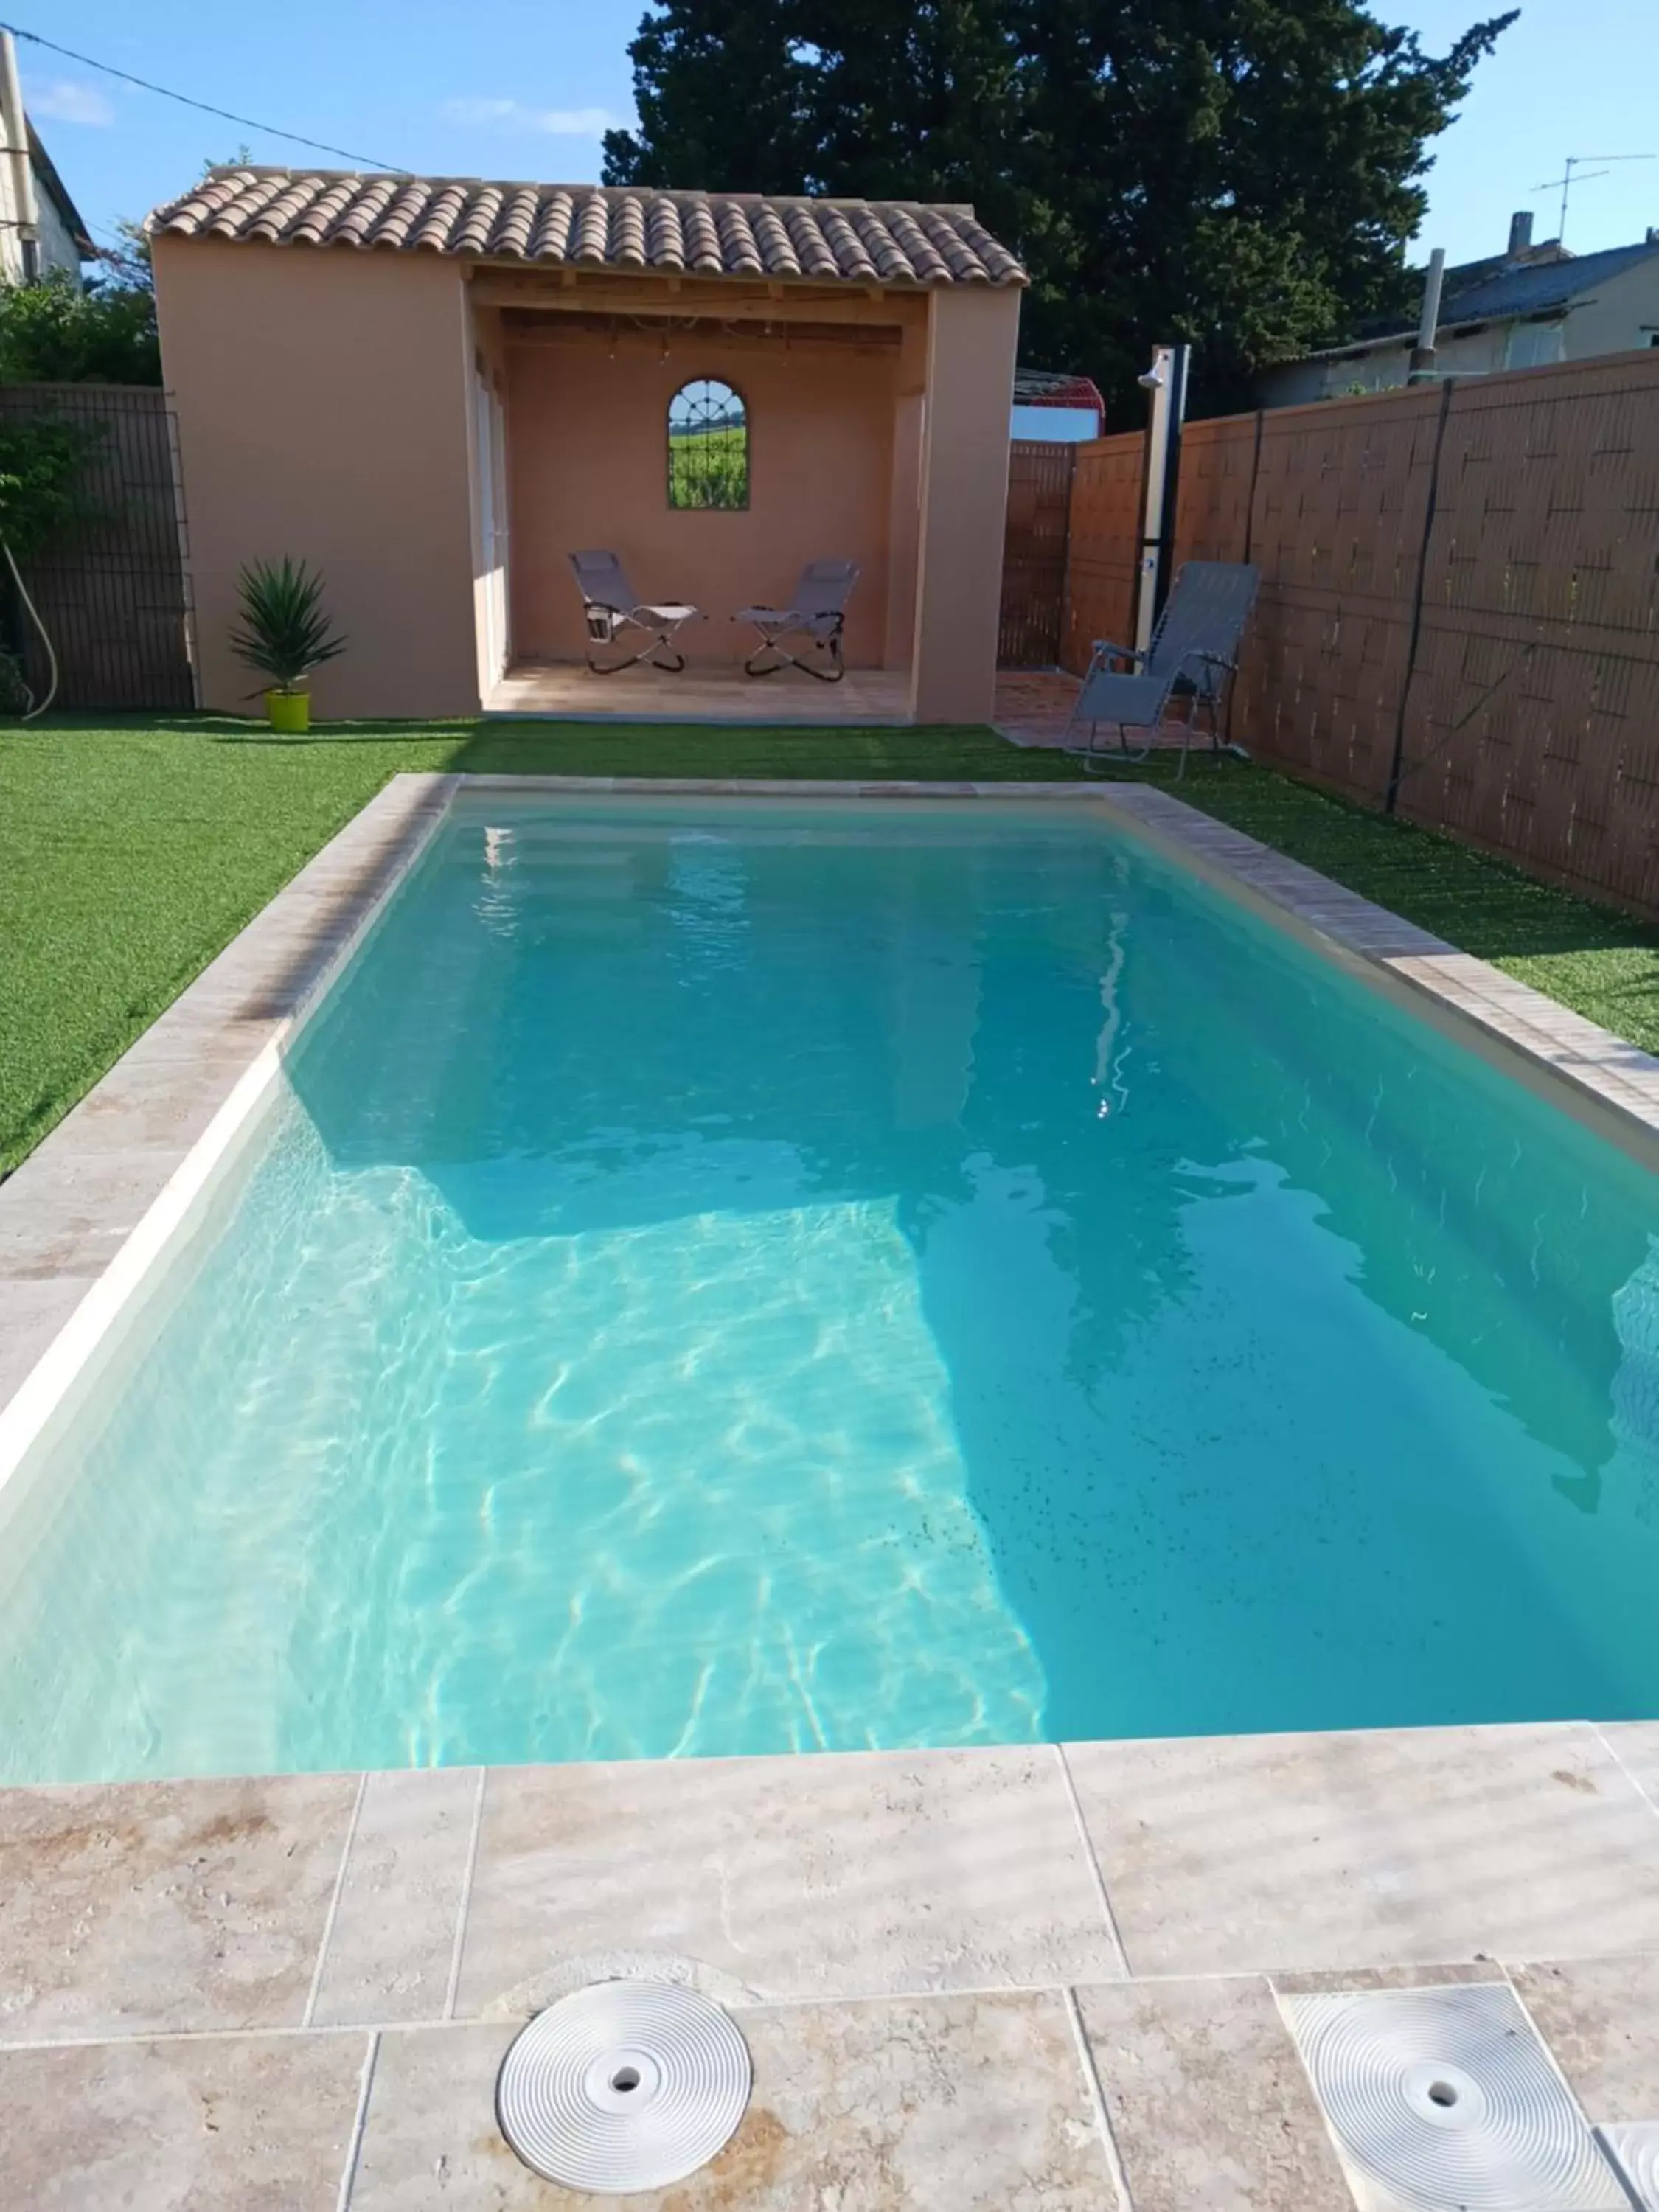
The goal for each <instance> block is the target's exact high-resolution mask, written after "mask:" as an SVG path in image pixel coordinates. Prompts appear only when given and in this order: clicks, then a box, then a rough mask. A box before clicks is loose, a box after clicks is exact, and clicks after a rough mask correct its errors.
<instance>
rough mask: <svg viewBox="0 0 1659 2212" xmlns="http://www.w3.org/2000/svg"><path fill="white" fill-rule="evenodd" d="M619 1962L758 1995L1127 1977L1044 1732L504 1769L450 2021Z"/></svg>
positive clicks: (526, 2001) (483, 1837) (496, 1773)
mask: <svg viewBox="0 0 1659 2212" xmlns="http://www.w3.org/2000/svg"><path fill="white" fill-rule="evenodd" d="M693 1777H694V1779H693ZM617 1954H631V1955H633V1956H634V1957H635V1958H643V1959H647V1960H652V1961H654V1962H656V1963H657V1966H658V1967H659V1970H667V1971H671V1972H687V1973H689V1974H691V1975H692V1976H693V1977H694V1978H696V1979H697V1980H699V1981H700V1982H702V1985H703V1986H704V1987H706V1988H707V1989H708V1992H709V1994H711V1995H714V1996H718V1997H721V1998H723V1999H726V2000H727V2001H729V2002H750V2003H752V2002H760V2001H764V2000H771V1999H776V2000H783V1999H787V1998H791V1997H824V1996H848V1997H850V1996H879V1995H884V1994H885V1993H887V1992H890V1991H896V1990H905V1991H908V1992H920V1991H924V1990H947V1989H963V1988H971V1989H985V1988H994V1987H997V1986H999V1985H1014V1986H1030V1985H1032V1984H1046V1983H1054V1982H1060V1981H1065V1980H1069V1979H1072V1978H1077V1977H1078V1976H1079V1975H1083V1976H1086V1978H1088V1979H1090V1980H1091V1981H1094V1980H1105V1979H1108V1978H1111V1977H1113V1976H1114V1975H1116V1974H1118V1973H1120V1972H1121V1971H1122V1967H1121V1959H1120V1956H1119V1954H1118V1951H1117V1948H1116V1944H1115V1938H1114V1936H1113V1933H1112V1929H1111V1927H1110V1923H1109V1918H1108V1916H1107V1913H1106V1911H1105V1908H1104V1905H1103V1900H1102V1898H1101V1895H1100V1892H1099V1888H1098V1886H1097V1881H1096V1877H1095V1873H1094V1869H1093V1868H1092V1867H1091V1864H1090V1861H1089V1857H1088V1854H1087V1852H1086V1851H1085V1848H1084V1846H1083V1844H1082V1841H1081V1839H1080V1838H1079V1833H1078V1829H1077V1823H1076V1819H1075V1815H1074V1814H1073V1808H1072V1803H1071V1799H1070V1796H1069V1795H1068V1793H1067V1790H1066V1784H1065V1779H1064V1776H1063V1772H1062V1770H1061V1768H1060V1761H1059V1759H1058V1758H1057V1756H1056V1754H1055V1753H1054V1749H1053V1748H1052V1747H1050V1746H1048V1745H1040V1746H1036V1747H1031V1748H1020V1747H1013V1748H1011V1749H1008V1750H975V1751H936V1752H930V1753H925V1754H922V1755H921V1756H920V1757H918V1756H917V1755H915V1754H913V1753H904V1752H872V1753H834V1754H825V1755H819V1756H810V1755H806V1754H801V1755H798V1756H795V1757H786V1758H775V1759H700V1760H697V1761H696V1762H694V1763H693V1764H692V1765H691V1767H690V1770H688V1767H687V1765H686V1764H685V1763H684V1762H680V1761H672V1760H660V1759H641V1760H635V1761H633V1762H630V1763H628V1764H623V1765H573V1766H550V1767H528V1768H520V1769H513V1768H504V1769H495V1770H492V1771H491V1773H490V1775H489V1781H488V1784H487V1786H486V1790H485V1794H484V1805H483V1824H482V1827H481V1830H480V1833H479V1838H478V1850H477V1863H476V1866H475V1869H474V1871H473V1875H472V1885H471V1899H470V1902H469V1905H468V1908H467V1919H466V1934H465V1943H464V1946H463V1949H462V1954H461V1966H460V1976H459V1986H458V1990H457V1997H456V2006H457V2010H458V2012H459V2013H460V2014H462V2015H477V2014H480V2013H489V2012H495V2013H502V2012H508V2013H517V2014H519V2015H520V2016H522V2015H525V2014H526V2013H528V2012H529V2011H531V2010H533V2009H535V2008H537V2007H538V2005H540V2004H545V2003H546V2002H548V1999H549V1997H550V1996H552V1995H556V1994H557V1993H558V1991H559V1990H561V1989H562V1988H565V1987H568V1986H569V1985H570V1981H569V1975H570V1972H571V1968H570V1962H571V1961H572V1960H582V1959H586V1960H591V1961H592V1962H594V1966H595V1970H596V1971H602V1970H603V1963H604V1962H605V1960H607V1959H610V1958H611V1957H614V1956H615V1955H617ZM577 1978H579V1979H586V1978H592V1975H591V1974H589V1973H586V1972H582V1973H580V1974H578V1976H577Z"/></svg>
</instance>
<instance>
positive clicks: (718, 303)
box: [149, 168, 1025, 722]
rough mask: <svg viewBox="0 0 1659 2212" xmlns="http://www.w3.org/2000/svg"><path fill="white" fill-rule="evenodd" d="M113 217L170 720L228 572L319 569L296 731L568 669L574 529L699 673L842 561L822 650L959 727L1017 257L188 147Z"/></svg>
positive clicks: (208, 658)
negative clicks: (131, 273) (172, 626)
mask: <svg viewBox="0 0 1659 2212" xmlns="http://www.w3.org/2000/svg"><path fill="white" fill-rule="evenodd" d="M149 234H150V239H151V242H152V248H153V253H154V262H155V291H156V300H157V305H158V310H159V314H160V321H161V352H162V361H163V367H164V370H165V374H166V380H167V386H168V388H169V390H170V392H172V394H173V404H174V405H175V407H176V410H177V417H178V432H179V454H180V462H181V467H182V471H183V479H184V511H185V514H186V516H187V517H188V532H189V559H190V565H191V574H192V588H193V599H194V606H195V617H196V627H197V641H198V647H197V650H198V657H199V669H200V689H201V696H202V702H203V704H204V706H207V707H210V708H234V707H237V706H239V705H240V704H241V703H242V702H245V701H246V697H247V695H248V693H249V691H250V689H251V678H250V677H249V674H248V671H246V669H245V668H243V667H242V666H241V665H240V663H238V662H237V661H236V660H235V659H234V658H233V656H232V654H231V652H230V647H229V643H228V633H229V630H230V629H231V626H232V623H233V622H234V618H235V615H236V590H237V574H238V571H239V569H240V568H241V566H242V565H243V563H245V562H249V561H252V560H256V559H260V558H266V559H278V558H281V557H282V556H283V555H291V556H295V557H296V558H304V559H306V560H307V561H310V562H313V564H314V565H315V566H317V567H318V568H320V569H321V570H322V571H323V573H324V574H325V578H326V581H327V589H328V603H329V607H330V611H331V614H332V615H333V617H334V618H335V620H336V621H337V624H338V626H339V628H340V629H342V630H343V631H344V632H345V634H346V635H347V636H348V638H349V650H348V651H347V652H346V653H345V654H344V655H343V657H342V658H341V659H338V660H337V661H333V662H331V663H330V664H329V665H327V666H326V667H325V668H324V669H322V670H320V671H319V673H318V675H317V678H316V680H315V687H314V689H315V698H316V705H317V711H318V712H319V714H324V715H370V716H372V715H434V714H473V713H477V712H478V711H479V709H480V708H486V709H487V708H489V705H490V702H491V700H492V697H495V700H496V702H497V704H500V703H501V695H500V693H499V691H498V687H499V685H500V684H501V680H502V678H504V676H506V675H507V673H508V671H511V670H514V669H517V668H519V667H520V666H521V665H523V664H526V663H532V664H541V663H552V664H580V662H581V660H582V658H583V653H584V648H585V643H586V633H585V628H584V622H583V616H582V609H581V605H580V599H579V596H578V593H577V591H576V588H575V586H574V581H573V579H572V576H571V572H570V568H569V563H568V556H569V555H570V554H571V553H572V552H573V551H575V550H580V549H588V548H593V547H601V548H607V549H611V550H615V551H617V553H619V554H620V555H621V556H623V561H624V562H625V563H626V565H627V567H628V568H629V571H630V574H631V579H632V581H633V584H634V586H635V589H636V590H637V591H638V592H640V593H641V597H642V598H643V599H647V600H651V599H689V600H691V601H694V602H695V603H696V605H698V606H700V607H702V609H704V610H705V611H706V616H707V618H706V619H705V620H703V621H702V622H701V623H696V624H695V625H692V626H690V628H688V629H686V630H685V631H684V632H683V633H682V641H683V642H684V645H685V646H686V647H687V649H688V650H689V652H690V655H691V657H692V660H693V664H694V671H695V670H696V668H697V667H698V666H701V667H702V668H716V669H724V670H727V671H731V672H732V674H733V675H735V674H736V672H737V670H738V664H739V663H740V661H741V659H742V656H743V653H744V651H745V649H746V648H747V647H750V646H752V644H753V642H754V639H753V635H752V634H745V632H744V630H743V629H742V628H741V627H740V626H739V625H738V624H735V623H733V622H732V620H731V619H730V618H729V617H731V616H732V614H734V613H735V612H736V611H737V610H738V609H739V608H742V607H744V606H746V605H750V604H751V603H756V602H759V603H762V604H772V605H777V604H780V603H782V604H786V605H787V595H788V594H789V593H790V592H791V590H792V588H793V584H794V581H795V578H796V576H797V574H799V570H800V568H802V566H803V564H804V563H805V562H807V561H810V560H812V559H815V558H823V557H841V558H844V559H849V560H852V561H855V562H857V563H858V564H859V567H860V572H861V573H860V580H859V583H858V586H857V588H856V590H855V592H854V596H853V599H852V603H851V606H850V610H849V614H848V627H847V637H846V648H847V659H848V665H849V667H850V668H852V669H853V670H854V671H858V670H860V669H871V670H884V671H893V675H892V677H891V679H890V680H891V682H892V685H893V690H894V693H895V696H896V697H898V698H900V699H901V700H902V708H901V712H902V714H904V715H905V716H907V717H908V719H911V720H916V721H922V722H941V721H979V720H986V719H987V718H988V717H989V715H990V713H991V711H992V699H993V691H994V681H995V664H996V641H997V610H998V599H999V592H1000V577H1001V567H1002V537H1003V515H1004V507H1005V503H1006V489H1007V471H1008V463H1007V452H1008V442H1007V440H1008V429H1007V426H1008V421H1009V408H1010V405H1011V392H1012V383H1013V369H1014V357H1015V345H1016V339H1017V336H1018V319H1019V297H1020V290H1021V288H1022V287H1023V286H1024V283H1025V277H1024V271H1023V270H1021V268H1020V267H1019V264H1018V262H1017V261H1016V260H1015V258H1014V257H1013V256H1012V254H1011V253H1010V252H1007V251H1006V249H1005V248H1004V247H1003V246H1000V245H999V244H998V243H997V241H996V240H994V238H992V237H991V236H990V235H989V234H987V232H986V231H985V230H984V229H983V228H981V225H980V224H979V223H978V222H975V219H974V217H973V215H972V213H971V211H970V210H969V209H967V208H964V207H956V206H950V207H945V206H927V205H920V204H896V203H887V202H881V203H866V202H864V201H860V200H829V199H807V198H769V197H762V196H759V195H754V194H745V193H732V194H709V193H706V192H689V191H687V192H683V191H647V190H639V189H634V188H631V187H629V188H623V187H604V186H599V185H536V184H526V185H520V184H487V183H480V182H479V181H478V180H477V179H471V178H467V179H454V178H441V177H438V178H420V177H408V176H374V175H359V174H356V173H338V172H333V173H330V172H320V173H319V172H313V171H301V170H286V169H269V168H234V169H233V168H222V169H216V170H214V171H212V172H210V174H209V175H208V176H207V177H206V178H205V179H203V180H202V181H201V182H200V183H199V184H197V185H192V186H191V189H190V190H189V191H186V192H185V193H183V194H181V195H180V197H179V198H177V199H175V200H173V201H171V202H169V203H168V204H167V205H165V206H163V207H161V208H160V209H158V210H156V211H155V214H154V215H153V216H151V217H150V220H149ZM604 680H605V679H598V678H596V679H594V686H595V690H594V698H595V703H596V706H597V707H598V708H599V710H600V711H605V695H603V694H602V692H601V690H600V689H599V686H600V685H601V684H602V682H603V681H604ZM773 682H774V684H775V685H785V684H792V683H799V679H798V678H795V677H794V676H793V674H787V675H786V676H784V677H782V678H774V679H773ZM851 688H852V687H851V686H850V685H849V690H850V689H851ZM658 690H659V695H660V699H661V702H662V710H663V711H664V712H665V713H669V714H671V713H673V711H674V709H675V697H676V695H675V689H674V679H673V678H671V677H667V676H665V677H663V678H661V679H660V682H659V685H658ZM770 696H777V695H776V692H775V691H774V692H773V693H772V694H771V695H770ZM815 696H822V697H823V701H824V704H825V707H826V708H829V707H830V706H831V705H832V704H833V702H834V701H835V700H836V693H835V692H834V691H831V690H825V691H824V692H823V694H822V695H815Z"/></svg>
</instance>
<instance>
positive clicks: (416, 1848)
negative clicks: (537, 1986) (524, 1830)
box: [308, 1766, 484, 2026]
mask: <svg viewBox="0 0 1659 2212" xmlns="http://www.w3.org/2000/svg"><path fill="white" fill-rule="evenodd" d="M483 1779H484V1778H483V1771H482V1769H480V1768H477V1767H471V1766H452V1767H438V1768H434V1769H424V1768H417V1769H415V1770H413V1771H410V1772H408V1773H402V1774H399V1773H389V1774H368V1775H365V1776H364V1777H363V1781H362V1791H361V1794H360V1795H359V1797H358V1800H357V1804H356V1810H355V1813H354V1814H353V1819H352V1826H351V1841H350V1844H349V1849H348V1851H347V1854H346V1858H345V1862H344V1864H343V1867H342V1869H341V1878H340V1887H339V1892H338V1894H337V1898H336V1899H335V1904H334V1911H333V1915H332V1917H331V1920H330V1922H329V1925H328V1930H327V1935H326V1937H325V1942H324V1945H323V1949H322V1952H321V1954H320V1955H319V1959H318V1962H317V1979H316V1987H315V1990H314V1991H313V1998H312V2002H311V2007H310V2011H309V2016H308V2017H309V2021H315V2022H316V2023H317V2024H318V2025H319V2026H327V2025H330V2024H331V2023H332V2024H340V2023H349V2022H354V2021H418V2020H442V2019H443V2018H444V2017H445V2016H446V2015H447V2012H448V2011H449V2009H450V2007H451V2003H452V2000H453V1994H454V1990H453V1982H454V1969H455V1966H456V1965H457V1963H458V1953H459V1941H460V1932H461V1923H462V1917H463V1915H464V1913H465V1909H466V1899H467V1889H468V1885H469V1883H470V1881H471V1871H472V1853H473V1849H474V1845H475V1843H476V1840H477V1815H478V1813H479V1810H480V1808H481V1802H482V1798H483Z"/></svg>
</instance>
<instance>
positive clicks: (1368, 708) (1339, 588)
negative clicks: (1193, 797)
mask: <svg viewBox="0 0 1659 2212" xmlns="http://www.w3.org/2000/svg"><path fill="white" fill-rule="evenodd" d="M1439 405H1440V396H1439V393H1438V392H1437V391H1435V390H1432V389H1424V390H1419V391H1413V392H1394V393H1389V394H1386V395H1384V396H1382V397H1379V398H1370V399H1366V400H1363V401H1362V400H1336V401H1328V402H1325V403H1323V404H1320V405H1318V406H1314V407H1296V408H1285V409H1282V410H1276V411H1274V412H1272V413H1269V414H1267V415H1264V416H1262V417H1261V423H1260V428H1261V451H1260V454H1259V458H1258V460H1257V464H1256V468H1255V496H1254V499H1253V501H1252V507H1251V513H1250V527H1249V549H1250V558H1251V559H1252V560H1253V561H1255V562H1256V563H1257V565H1258V566H1259V567H1260V568H1261V597H1260V599H1259V602H1258V605H1257V608H1256V613H1255V621H1254V623H1253V625H1252V629H1251V633H1250V635H1249V638H1248V639H1247V641H1246V647H1245V652H1244V656H1243V663H1242V667H1241V673H1240V678H1239V683H1238V689H1237V699H1236V700H1235V702H1234V709H1233V732H1234V734H1235V736H1237V738H1240V739H1241V740H1242V741H1243V744H1246V745H1248V746H1249V749H1250V750H1251V751H1252V752H1255V753H1259V754H1260V755H1261V757H1262V758H1264V759H1271V760H1273V762H1275V763H1278V764H1279V765H1281V766H1283V767H1286V768H1291V769H1295V770H1296V771H1297V773H1298V774H1301V775H1309V776H1312V777H1314V778H1316V780H1317V781H1320V782H1322V783H1326V784H1329V785H1331V786H1333V787H1335V788H1336V789H1338V790H1340V791H1344V792H1346V793H1349V794H1350V795H1351V796H1352V797H1355V798H1358V799H1366V800H1370V801H1371V802H1373V803H1379V802H1380V801H1381V800H1382V799H1383V794H1384V793H1385V792H1386V790H1387V788H1388V781H1389V772H1390V769H1391V767H1392V764H1393V759H1394V748H1395V737H1396V734H1397V730H1398V722H1399V708H1400V699H1401V691H1402V688H1403V685H1404V682H1405V675H1406V667H1407V660H1408V659H1409V656H1410V652H1411V635H1412V607H1413V599H1414V595H1415V591H1416V584H1417V574H1418V568H1419V563H1420V562H1421V559H1422V552H1423V533H1424V527H1425V520H1426V517H1427V512H1428V493H1429V484H1430V480H1431V472H1432V463H1433V453H1434V440H1435V432H1436V428H1437V414H1438V409H1439ZM1237 435H1238V437H1239V441H1240V443H1241V444H1242V442H1243V435H1244V427H1243V426H1241V427H1240V429H1239V432H1238V434H1237ZM1185 550H1186V549H1185V547H1184V546H1181V547H1178V549H1177V557H1178V558H1179V557H1182V556H1184V553H1185Z"/></svg>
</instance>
